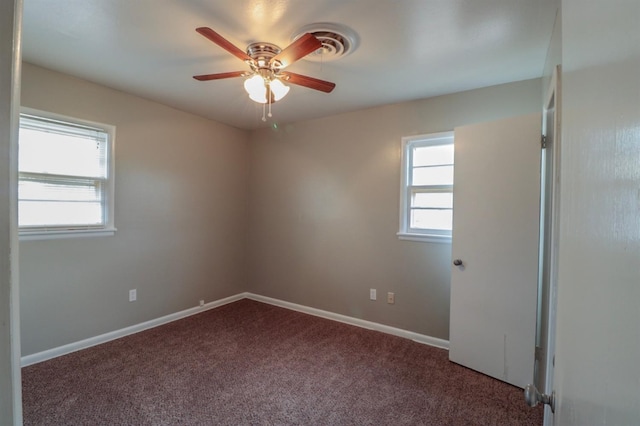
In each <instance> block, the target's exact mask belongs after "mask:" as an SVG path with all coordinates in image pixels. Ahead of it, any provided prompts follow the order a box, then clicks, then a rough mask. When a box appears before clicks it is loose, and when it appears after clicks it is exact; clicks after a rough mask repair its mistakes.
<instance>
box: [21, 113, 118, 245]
mask: <svg viewBox="0 0 640 426" xmlns="http://www.w3.org/2000/svg"><path fill="white" fill-rule="evenodd" d="M23 115H24V116H29V117H33V118H36V119H38V118H41V119H43V120H51V121H56V122H58V123H62V124H66V123H68V124H70V125H71V126H78V127H88V128H91V129H96V130H99V131H102V132H105V133H106V134H107V176H106V178H105V179H104V180H103V181H102V185H103V188H104V190H103V196H104V202H103V209H104V217H105V223H104V224H101V225H93V226H59V227H58V226H42V227H23V228H19V237H20V241H30V240H48V239H61V238H78V237H95V236H110V235H114V234H115V232H116V227H115V222H114V211H115V203H114V202H115V188H114V183H115V176H114V170H115V161H114V154H115V135H116V128H115V126H112V125H109V124H104V123H97V122H93V121H88V120H82V119H78V118H74V117H69V116H65V115H60V114H55V113H52V112H48V111H41V110H37V109H33V108H26V107H22V108H21V109H20V116H21V117H22V116H23ZM19 147H20V141H19V140H18V149H19ZM18 174H19V176H20V171H18ZM79 179H82V178H79Z"/></svg>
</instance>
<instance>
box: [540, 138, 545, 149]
mask: <svg viewBox="0 0 640 426" xmlns="http://www.w3.org/2000/svg"><path fill="white" fill-rule="evenodd" d="M540 145H541V146H542V149H545V148H546V147H547V137H546V136H545V135H542V136H541V137H540Z"/></svg>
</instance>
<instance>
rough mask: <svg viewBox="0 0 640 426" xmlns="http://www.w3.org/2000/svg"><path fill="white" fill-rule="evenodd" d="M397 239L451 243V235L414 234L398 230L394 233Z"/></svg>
mask: <svg viewBox="0 0 640 426" xmlns="http://www.w3.org/2000/svg"><path fill="white" fill-rule="evenodd" d="M396 235H397V236H398V238H399V239H401V240H406V241H418V242H421V243H445V244H451V235H435V234H415V233H408V232H398V233H397V234H396Z"/></svg>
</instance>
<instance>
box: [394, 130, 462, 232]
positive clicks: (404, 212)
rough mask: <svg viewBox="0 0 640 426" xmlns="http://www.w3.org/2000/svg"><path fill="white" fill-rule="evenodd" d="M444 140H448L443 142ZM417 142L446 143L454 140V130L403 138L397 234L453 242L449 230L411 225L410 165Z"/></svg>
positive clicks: (425, 143)
mask: <svg viewBox="0 0 640 426" xmlns="http://www.w3.org/2000/svg"><path fill="white" fill-rule="evenodd" d="M443 140H447V142H444V143H443ZM417 142H422V145H444V144H449V143H452V142H453V132H441V133H430V134H423V135H415V136H405V137H403V138H402V164H401V169H400V170H401V174H402V175H401V178H400V230H399V231H398V233H397V234H396V235H397V236H398V238H399V239H401V240H408V241H419V242H430V243H449V244H450V243H451V234H450V233H449V232H446V233H442V234H441V233H439V232H438V231H437V230H425V231H424V232H421V231H419V230H416V229H411V228H410V226H409V221H410V219H409V215H410V212H411V208H410V206H409V203H410V201H411V197H410V195H409V182H410V176H409V171H410V170H409V165H410V162H411V147H412V146H413V145H414V144H416V143H417Z"/></svg>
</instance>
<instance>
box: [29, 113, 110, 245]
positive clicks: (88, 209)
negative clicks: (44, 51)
mask: <svg viewBox="0 0 640 426" xmlns="http://www.w3.org/2000/svg"><path fill="white" fill-rule="evenodd" d="M114 134H115V129H114V127H113V126H108V125H103V124H96V123H89V122H86V121H80V120H76V119H72V118H68V117H61V116H58V115H53V114H50V113H44V112H40V111H34V110H26V109H24V110H23V113H22V114H20V133H19V139H18V141H19V142H18V143H19V156H18V168H19V184H18V223H19V227H20V237H21V239H43V238H59V237H73V236H88V235H99V234H107V235H113V233H114V231H115V228H114V226H113V157H112V153H113V138H114Z"/></svg>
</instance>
